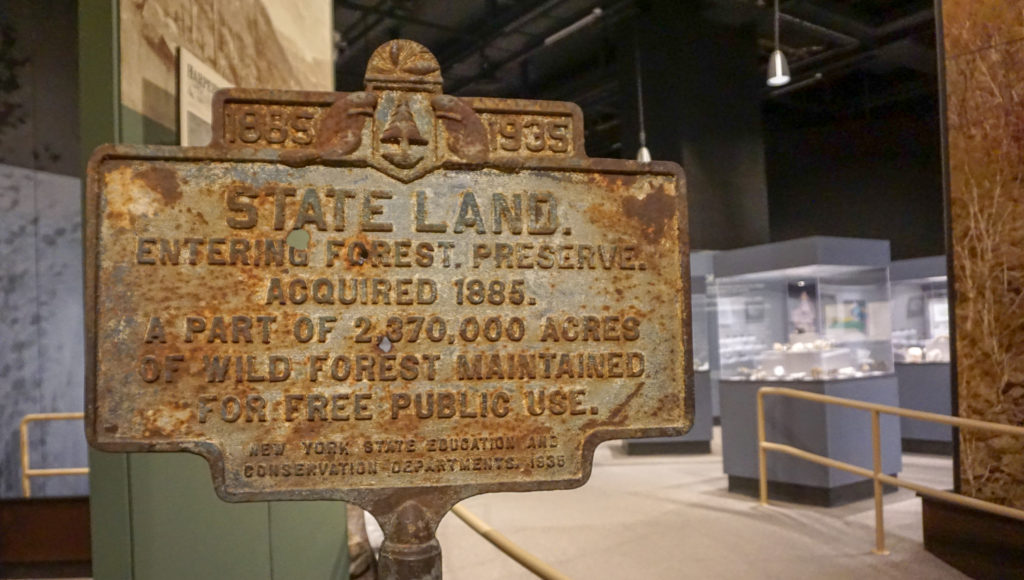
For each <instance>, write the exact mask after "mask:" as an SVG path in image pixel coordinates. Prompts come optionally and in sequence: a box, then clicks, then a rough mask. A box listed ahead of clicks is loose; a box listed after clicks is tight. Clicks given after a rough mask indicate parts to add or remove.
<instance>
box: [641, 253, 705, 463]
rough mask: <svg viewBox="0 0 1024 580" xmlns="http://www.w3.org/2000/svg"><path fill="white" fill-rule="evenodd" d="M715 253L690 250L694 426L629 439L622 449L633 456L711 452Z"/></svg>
mask: <svg viewBox="0 0 1024 580" xmlns="http://www.w3.org/2000/svg"><path fill="white" fill-rule="evenodd" d="M713 254H714V252H709V251H697V252H691V253H690V305H691V306H690V308H691V317H690V321H691V326H692V328H693V345H692V347H691V348H692V353H693V371H694V373H693V426H692V427H691V428H690V431H689V432H688V433H687V434H686V435H682V436H680V437H649V438H646V439H625V440H623V442H622V449H623V451H625V452H626V453H627V454H629V455H659V454H671V453H677V454H698V453H711V436H712V435H711V427H712V417H713V415H714V409H713V406H714V400H713V399H714V397H716V396H717V391H718V384H717V380H716V379H713V378H712V376H711V366H712V354H713V353H712V349H711V348H710V347H709V339H708V332H709V330H711V323H710V318H709V314H710V308H709V305H710V303H709V301H708V296H707V278H708V276H709V275H710V274H711V267H712V256H713Z"/></svg>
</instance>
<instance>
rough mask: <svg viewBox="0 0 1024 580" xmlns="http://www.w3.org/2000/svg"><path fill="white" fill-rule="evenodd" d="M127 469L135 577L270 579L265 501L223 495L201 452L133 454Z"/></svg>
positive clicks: (165, 579) (153, 579) (162, 579)
mask: <svg viewBox="0 0 1024 580" xmlns="http://www.w3.org/2000/svg"><path fill="white" fill-rule="evenodd" d="M128 471H129V481H130V485H131V503H132V516H131V517H132V532H133V536H134V540H135V541H134V542H133V548H132V552H133V554H132V560H133V562H134V565H133V568H134V572H135V578H139V579H146V580H180V579H182V578H218V579H222V580H234V579H238V580H242V579H248V580H264V579H266V580H269V579H270V578H271V577H272V576H271V573H270V530H269V525H268V523H269V516H270V514H269V509H268V506H267V504H266V503H263V502H251V503H227V502H224V501H221V500H220V499H219V498H218V497H217V495H216V494H215V493H214V492H213V481H212V479H211V477H210V468H209V467H208V466H207V463H206V460H205V459H203V458H202V457H199V456H198V455H191V454H187V453H149V454H143V453H134V454H131V455H130V456H129V458H128ZM284 533H285V534H287V533H288V532H284Z"/></svg>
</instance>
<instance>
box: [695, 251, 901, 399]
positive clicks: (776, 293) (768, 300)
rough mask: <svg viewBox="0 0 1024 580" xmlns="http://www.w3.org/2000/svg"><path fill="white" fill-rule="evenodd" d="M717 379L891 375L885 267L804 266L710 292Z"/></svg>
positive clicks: (721, 284) (751, 276) (732, 280)
mask: <svg viewBox="0 0 1024 580" xmlns="http://www.w3.org/2000/svg"><path fill="white" fill-rule="evenodd" d="M713 289H714V298H715V301H716V311H717V321H718V337H719V339H718V346H719V357H720V369H721V372H720V378H722V379H725V380H751V381H764V380H770V381H821V380H832V379H853V378H863V377H870V376H878V375H884V374H890V373H892V372H893V358H892V343H891V339H890V336H891V319H890V311H889V277H888V269H887V268H886V267H870V266H849V265H839V266H837V265H808V266H796V267H788V268H780V269H777V270H769V271H764V272H751V273H745V274H739V275H734V276H720V277H718V278H717V279H716V281H715V283H714V285H713Z"/></svg>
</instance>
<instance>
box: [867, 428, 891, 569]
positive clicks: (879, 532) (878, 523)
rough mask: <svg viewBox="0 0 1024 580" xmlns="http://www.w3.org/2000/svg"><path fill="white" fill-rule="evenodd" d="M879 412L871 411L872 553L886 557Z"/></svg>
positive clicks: (887, 551)
mask: <svg viewBox="0 0 1024 580" xmlns="http://www.w3.org/2000/svg"><path fill="white" fill-rule="evenodd" d="M878 417H879V412H878V411H877V410H872V411H871V455H872V461H873V463H874V465H873V469H872V471H874V477H873V478H872V480H873V482H874V487H875V549H874V550H873V552H874V553H876V554H879V555H882V556H884V555H886V554H888V553H889V550H886V549H885V514H884V513H883V509H884V507H883V505H882V481H881V480H880V479H879V478H878V476H879V475H880V474H881V473H882V435H881V433H882V427H881V423H880V420H879V418H878Z"/></svg>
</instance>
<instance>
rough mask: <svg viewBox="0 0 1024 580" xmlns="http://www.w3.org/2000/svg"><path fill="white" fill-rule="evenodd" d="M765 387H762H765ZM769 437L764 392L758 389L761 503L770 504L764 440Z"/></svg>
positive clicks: (758, 473) (759, 487)
mask: <svg viewBox="0 0 1024 580" xmlns="http://www.w3.org/2000/svg"><path fill="white" fill-rule="evenodd" d="M763 388H764V387H762V389H763ZM765 439H767V436H766V435H765V428H764V393H763V392H762V391H761V389H758V390H757V476H758V489H759V490H760V494H761V505H768V467H767V465H766V464H765V461H766V459H767V458H766V457H765V455H766V452H765V449H764V441H765Z"/></svg>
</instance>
